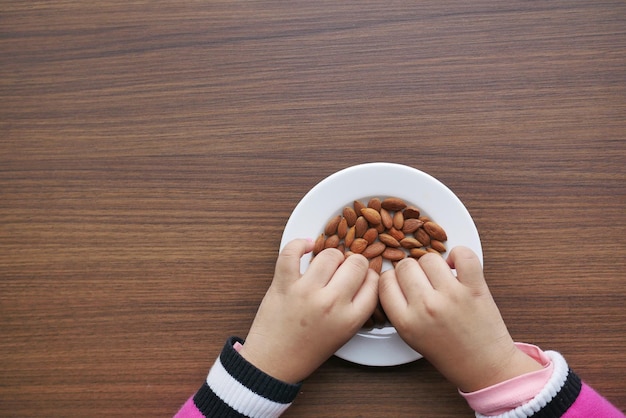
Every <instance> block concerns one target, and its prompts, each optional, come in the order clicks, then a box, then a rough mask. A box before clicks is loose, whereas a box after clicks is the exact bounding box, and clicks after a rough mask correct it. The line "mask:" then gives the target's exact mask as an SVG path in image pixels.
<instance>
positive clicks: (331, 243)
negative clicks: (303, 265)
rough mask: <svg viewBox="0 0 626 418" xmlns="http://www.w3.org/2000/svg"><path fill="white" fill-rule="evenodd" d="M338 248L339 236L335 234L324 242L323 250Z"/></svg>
mask: <svg viewBox="0 0 626 418" xmlns="http://www.w3.org/2000/svg"><path fill="white" fill-rule="evenodd" d="M338 246H339V236H338V235H337V234H335V235H331V236H330V237H328V238H326V241H324V248H337V247H338Z"/></svg>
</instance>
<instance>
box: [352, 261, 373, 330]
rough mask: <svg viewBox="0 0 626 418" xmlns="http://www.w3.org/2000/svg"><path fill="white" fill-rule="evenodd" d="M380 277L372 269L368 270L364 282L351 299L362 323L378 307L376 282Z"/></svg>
mask: <svg viewBox="0 0 626 418" xmlns="http://www.w3.org/2000/svg"><path fill="white" fill-rule="evenodd" d="M379 280H380V276H379V275H378V273H376V272H375V271H374V270H372V269H368V270H367V273H366V275H365V280H363V283H362V284H361V287H360V288H359V289H358V290H357V292H356V295H354V298H353V299H352V303H353V306H354V307H355V308H356V309H357V310H358V311H359V312H360V313H361V318H360V319H362V320H363V321H361V322H360V323H363V322H364V320H366V319H367V318H368V317H369V316H370V315H371V314H372V312H373V311H374V309H375V308H376V305H378V281H379Z"/></svg>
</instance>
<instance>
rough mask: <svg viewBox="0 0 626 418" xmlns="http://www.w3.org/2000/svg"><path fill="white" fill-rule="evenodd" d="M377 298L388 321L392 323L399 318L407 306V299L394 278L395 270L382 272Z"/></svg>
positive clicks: (395, 277)
mask: <svg viewBox="0 0 626 418" xmlns="http://www.w3.org/2000/svg"><path fill="white" fill-rule="evenodd" d="M378 298H379V299H380V304H381V305H382V306H383V309H384V310H385V313H386V314H387V316H388V317H389V320H390V321H392V322H393V320H394V319H395V318H399V317H400V316H401V315H400V313H401V312H403V311H404V310H405V309H406V307H407V305H408V302H407V299H406V296H405V295H404V293H403V292H402V288H400V284H399V283H398V277H397V276H396V271H395V269H390V270H387V271H386V272H384V273H383V274H382V275H381V276H380V279H379V281H378Z"/></svg>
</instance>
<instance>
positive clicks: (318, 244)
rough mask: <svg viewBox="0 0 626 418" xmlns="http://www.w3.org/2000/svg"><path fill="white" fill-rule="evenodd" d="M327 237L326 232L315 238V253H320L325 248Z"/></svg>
mask: <svg viewBox="0 0 626 418" xmlns="http://www.w3.org/2000/svg"><path fill="white" fill-rule="evenodd" d="M325 241H326V238H325V236H324V234H320V236H319V237H317V239H316V240H315V244H314V245H313V255H318V254H319V253H321V252H322V250H323V249H324V242H325Z"/></svg>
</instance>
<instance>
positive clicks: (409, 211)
mask: <svg viewBox="0 0 626 418" xmlns="http://www.w3.org/2000/svg"><path fill="white" fill-rule="evenodd" d="M402 214H403V215H404V219H418V218H419V217H420V210H419V209H418V208H416V207H415V206H409V207H408V208H406V209H404V211H403V212H402Z"/></svg>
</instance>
